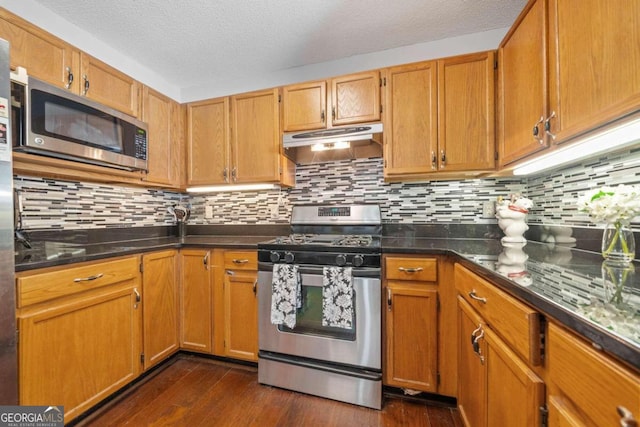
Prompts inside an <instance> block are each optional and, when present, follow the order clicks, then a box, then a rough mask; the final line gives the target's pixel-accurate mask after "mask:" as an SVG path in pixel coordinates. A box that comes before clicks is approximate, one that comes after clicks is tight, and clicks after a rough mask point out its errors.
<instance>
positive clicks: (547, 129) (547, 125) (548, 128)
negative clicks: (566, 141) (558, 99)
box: [544, 111, 556, 140]
mask: <svg viewBox="0 0 640 427" xmlns="http://www.w3.org/2000/svg"><path fill="white" fill-rule="evenodd" d="M554 117H556V112H555V111H552V112H551V115H550V116H549V117H547V119H546V120H545V121H544V132H545V133H546V134H547V135H549V136H550V137H551V139H554V140H555V139H556V135H555V134H553V133H551V119H552V118H554Z"/></svg>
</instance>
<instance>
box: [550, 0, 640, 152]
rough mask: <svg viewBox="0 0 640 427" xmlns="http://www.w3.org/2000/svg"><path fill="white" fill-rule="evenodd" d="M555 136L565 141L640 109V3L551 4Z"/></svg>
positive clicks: (622, 0) (587, 1)
mask: <svg viewBox="0 0 640 427" xmlns="http://www.w3.org/2000/svg"><path fill="white" fill-rule="evenodd" d="M549 34H550V40H553V43H551V44H550V46H549V61H550V64H549V92H550V102H551V110H552V111H553V112H555V117H554V118H552V119H551V122H550V123H551V132H552V133H554V134H555V136H556V141H558V142H562V141H564V140H566V139H567V138H569V137H571V136H574V135H576V134H579V133H580V132H582V131H585V130H589V129H591V128H594V127H595V126H597V125H600V124H604V123H606V122H608V121H610V120H612V119H614V118H617V117H620V116H622V115H624V114H628V113H630V112H633V111H637V110H638V108H639V106H640V73H639V72H638V70H639V69H640V2H638V1H637V0H618V1H615V2H611V1H609V0H584V1H583V0H570V1H565V0H563V1H558V0H549Z"/></svg>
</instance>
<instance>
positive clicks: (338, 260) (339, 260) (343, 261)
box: [336, 254, 347, 267]
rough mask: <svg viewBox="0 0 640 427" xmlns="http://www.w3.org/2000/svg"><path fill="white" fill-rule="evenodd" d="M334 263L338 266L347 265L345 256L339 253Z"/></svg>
mask: <svg viewBox="0 0 640 427" xmlns="http://www.w3.org/2000/svg"><path fill="white" fill-rule="evenodd" d="M336 264H337V265H338V266H340V267H342V266H344V265H347V256H346V255H344V254H340V255H338V256H337V257H336Z"/></svg>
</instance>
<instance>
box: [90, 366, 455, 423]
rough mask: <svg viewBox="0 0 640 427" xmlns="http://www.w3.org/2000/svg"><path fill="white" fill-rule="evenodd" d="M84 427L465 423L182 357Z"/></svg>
mask: <svg viewBox="0 0 640 427" xmlns="http://www.w3.org/2000/svg"><path fill="white" fill-rule="evenodd" d="M77 425H79V426H96V427H97V426H126V425H128V426H194V427H195V426H260V427H263V426H264V427H268V426H278V427H280V426H305V427H306V426H323V427H324V426H426V427H458V426H462V422H461V420H460V416H459V414H458V411H457V410H456V409H455V408H449V407H446V406H439V405H428V404H426V403H424V402H421V401H415V400H413V399H404V398H399V397H387V398H385V404H384V407H383V409H382V410H381V411H377V410H374V409H368V408H362V407H359V406H355V405H350V404H348V403H341V402H335V401H333V400H328V399H322V398H319V397H314V396H309V395H305V394H302V393H295V392H291V391H287V390H282V389H279V388H275V387H268V386H263V385H260V384H259V383H258V375H257V370H256V369H255V368H252V367H244V366H238V365H230V364H225V363H223V362H218V361H215V360H210V359H205V358H201V357H197V356H191V355H179V356H177V357H175V358H174V360H173V362H172V363H170V364H169V365H168V366H167V367H165V368H162V369H161V370H159V371H158V372H157V373H154V374H152V375H151V376H149V378H147V379H145V380H143V381H141V382H140V383H139V384H137V385H136V386H134V387H132V388H131V389H130V390H127V391H126V392H124V393H122V394H121V395H120V396H118V397H117V398H116V399H114V400H113V401H111V402H110V403H108V404H106V405H105V406H103V407H102V408H101V409H99V410H97V411H96V412H94V413H93V414H91V415H90V416H89V417H87V418H85V419H84V420H82V421H80V422H79V423H77Z"/></svg>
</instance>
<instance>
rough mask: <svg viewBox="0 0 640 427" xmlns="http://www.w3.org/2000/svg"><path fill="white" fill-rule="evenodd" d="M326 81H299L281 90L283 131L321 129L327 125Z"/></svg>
mask: <svg viewBox="0 0 640 427" xmlns="http://www.w3.org/2000/svg"><path fill="white" fill-rule="evenodd" d="M326 105H327V82H325V81H324V80H322V81H318V82H309V83H301V84H297V85H291V86H285V87H284V88H283V90H282V111H283V114H282V117H283V123H282V127H283V130H284V131H285V132H291V131H300V130H313V129H323V128H324V127H325V126H326V125H327V115H326V111H325V108H326Z"/></svg>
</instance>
